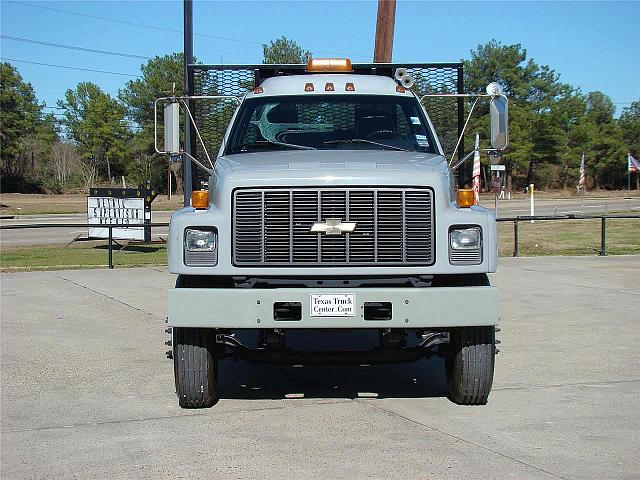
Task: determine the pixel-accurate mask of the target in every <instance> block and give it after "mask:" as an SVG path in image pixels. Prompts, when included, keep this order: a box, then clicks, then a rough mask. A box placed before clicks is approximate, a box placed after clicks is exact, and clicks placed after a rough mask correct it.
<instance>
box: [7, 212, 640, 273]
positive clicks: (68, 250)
mask: <svg viewBox="0 0 640 480" xmlns="http://www.w3.org/2000/svg"><path fill="white" fill-rule="evenodd" d="M498 240H499V252H500V256H506V257H510V256H511V255H513V223H511V222H501V223H498ZM518 244H519V249H520V255H521V256H539V255H596V254H597V252H598V251H599V250H600V220H599V219H594V220H566V221H564V220H563V221H546V222H545V221H536V222H535V223H533V224H532V223H530V222H526V221H522V222H520V223H519V241H518ZM116 247H117V246H116ZM607 253H608V254H609V255H622V254H640V219H619V220H618V219H608V220H607ZM166 255H167V249H166V245H164V244H131V245H129V246H128V247H126V248H125V249H123V250H114V253H113V263H114V265H115V267H116V268H117V267H133V266H148V265H166V263H167V256H166ZM107 261H108V250H107V245H106V242H105V241H99V242H97V241H91V242H77V243H74V244H72V245H70V246H68V247H65V246H64V245H46V246H29V247H10V248H2V249H1V250H0V270H1V271H3V272H16V271H30V270H60V269H70V268H104V267H106V266H107Z"/></svg>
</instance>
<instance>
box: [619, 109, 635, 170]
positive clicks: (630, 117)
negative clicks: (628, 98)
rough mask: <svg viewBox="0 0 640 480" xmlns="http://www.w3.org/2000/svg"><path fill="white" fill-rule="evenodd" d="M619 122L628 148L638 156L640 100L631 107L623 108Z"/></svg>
mask: <svg viewBox="0 0 640 480" xmlns="http://www.w3.org/2000/svg"><path fill="white" fill-rule="evenodd" d="M619 123H620V127H622V136H623V138H624V141H625V143H626V144H627V149H628V150H629V152H631V153H632V154H634V155H635V156H636V158H638V155H640V100H636V101H635V102H633V103H632V104H631V106H630V107H626V108H624V109H623V110H622V114H621V115H620V120H619Z"/></svg>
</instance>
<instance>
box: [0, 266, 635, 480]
mask: <svg viewBox="0 0 640 480" xmlns="http://www.w3.org/2000/svg"><path fill="white" fill-rule="evenodd" d="M500 263H501V264H500V272H499V273H498V274H496V275H494V276H493V278H492V281H493V282H494V283H495V284H497V285H499V286H500V287H501V289H502V290H501V291H502V295H503V302H502V332H501V334H500V338H501V340H502V345H501V349H502V351H501V353H500V354H499V355H498V365H497V370H496V381H495V384H494V391H493V393H492V395H491V398H490V401H489V404H488V405H487V406H485V407H459V406H455V405H453V404H451V403H449V401H448V400H446V398H443V395H444V394H445V391H446V387H445V384H444V379H443V377H442V364H441V362H440V361H438V360H431V361H427V360H425V361H422V362H418V363H415V364H409V365H391V366H384V367H382V366H379V367H358V368H280V367H265V366H248V365H246V364H243V363H233V362H226V363H223V365H222V366H221V374H222V376H223V381H222V384H221V393H222V397H223V398H222V400H221V401H220V403H219V404H218V405H217V406H216V407H214V408H213V409H210V410H199V411H184V410H180V409H179V408H178V407H177V406H176V399H175V396H174V392H173V386H172V382H173V377H172V367H171V363H170V362H169V361H168V360H166V359H165V358H164V351H165V346H164V345H163V342H164V340H165V335H164V332H163V329H164V316H165V289H166V287H168V286H169V285H170V284H171V283H172V282H173V279H172V277H171V276H170V275H168V274H167V273H166V272H165V271H163V270H162V269H158V270H154V269H127V270H125V269H122V270H114V271H65V272H40V273H16V274H3V275H2V276H1V277H0V280H1V282H2V305H1V308H2V309H1V314H2V319H1V321H2V323H1V347H2V350H1V367H2V376H1V380H2V392H1V411H0V414H1V437H0V441H1V450H0V460H1V476H2V478H7V479H9V478H109V479H111V478H117V479H131V478H194V477H196V476H197V477H199V478H367V477H368V478H404V479H407V478H438V479H439V478H451V479H461V478H500V479H502V478H516V479H524V478H566V479H569V478H580V479H582V478H585V479H586V478H593V479H596V478H597V479H601V478H607V479H610V478H640V460H639V459H640V447H639V444H638V432H640V420H639V417H638V411H639V408H638V407H639V403H640V402H639V400H640V373H639V372H640V313H639V311H640V310H639V309H638V306H639V305H638V303H639V300H640V295H639V293H638V292H639V287H638V278H639V275H638V272H639V271H640V256H636V257H606V258H598V257H582V258H578V257H573V258H561V257H556V258H549V257H546V258H520V259H501V260H500ZM469 313H470V314H473V306H472V305H470V306H469ZM359 393H368V394H371V393H377V394H378V398H370V395H366V396H362V395H361V396H359ZM289 394H304V398H297V399H292V398H287V397H290V396H291V395H289ZM367 397H369V398H367Z"/></svg>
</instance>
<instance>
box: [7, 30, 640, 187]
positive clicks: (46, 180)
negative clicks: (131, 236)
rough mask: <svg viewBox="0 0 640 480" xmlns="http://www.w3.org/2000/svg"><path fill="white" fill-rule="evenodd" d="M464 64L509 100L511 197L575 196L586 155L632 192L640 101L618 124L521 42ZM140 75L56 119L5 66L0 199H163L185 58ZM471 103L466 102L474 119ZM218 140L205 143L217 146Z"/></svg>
mask: <svg viewBox="0 0 640 480" xmlns="http://www.w3.org/2000/svg"><path fill="white" fill-rule="evenodd" d="M263 55H264V58H263V63H305V62H306V61H307V60H308V59H309V58H310V57H311V52H309V51H307V50H304V49H303V48H302V47H301V46H300V45H298V44H297V43H296V42H295V41H293V40H291V39H288V38H286V37H284V36H283V37H280V38H277V39H275V40H273V41H271V42H269V43H268V44H264V45H263ZM464 68H465V70H464V72H465V89H466V91H467V92H483V91H484V89H485V87H486V85H487V84H488V83H490V82H498V83H500V84H501V85H502V87H503V88H504V90H505V93H506V94H507V95H508V97H509V119H510V131H509V137H510V145H509V148H508V150H507V151H506V152H505V154H504V156H503V162H504V163H505V165H506V168H507V174H508V175H511V177H512V180H513V187H514V188H515V189H523V188H524V187H525V186H526V185H528V184H530V183H535V184H536V186H537V188H542V189H563V188H569V189H574V188H575V185H576V184H577V181H578V175H579V165H580V157H581V155H582V153H583V152H584V154H585V157H586V165H587V182H588V186H589V188H607V189H616V188H625V187H626V184H627V175H626V168H627V162H626V155H627V153H629V152H630V153H631V154H632V155H634V156H635V157H636V158H638V157H639V156H640V100H638V101H635V102H633V103H632V104H631V105H630V106H628V107H626V108H624V109H623V110H622V112H621V114H620V116H619V118H617V117H616V108H615V105H614V104H613V102H612V101H611V99H610V98H609V97H607V96H606V95H605V94H604V93H602V92H588V93H584V92H582V91H581V90H580V89H579V88H574V87H572V86H570V85H568V84H566V83H563V82H562V80H561V77H560V75H559V74H558V73H557V72H555V71H554V70H553V69H552V68H551V67H550V66H547V65H541V64H539V63H537V62H536V61H535V60H534V59H532V58H530V57H529V56H528V55H527V51H526V49H525V48H524V47H523V46H522V45H520V44H513V45H503V44H501V43H500V42H498V41H495V40H492V41H490V42H488V43H486V44H484V45H479V46H478V47H477V48H476V49H474V50H471V51H470V55H469V58H468V59H467V60H465V61H464ZM140 71H141V75H140V77H139V78H137V79H135V80H132V81H129V82H127V83H126V85H125V86H124V87H123V88H122V89H121V90H120V91H119V93H118V95H117V97H116V98H114V97H112V96H110V95H109V94H107V93H105V92H104V91H102V90H101V88H100V87H99V86H98V85H95V84H93V83H90V82H80V83H78V85H77V86H75V87H74V88H70V89H68V90H67V91H66V93H65V97H64V99H61V100H60V101H59V102H58V109H59V110H58V112H59V113H58V114H57V116H58V118H56V117H55V116H54V115H52V114H51V113H47V112H48V110H47V108H45V107H44V105H43V104H41V103H40V102H38V100H37V98H36V96H35V92H34V90H33V88H32V86H31V85H30V84H29V83H27V82H25V81H24V80H23V79H22V77H21V76H20V73H19V72H18V70H17V69H16V68H15V67H14V66H12V65H11V64H9V63H2V64H1V72H0V73H1V82H0V101H1V105H0V141H1V142H2V144H1V147H2V148H1V149H0V176H1V178H2V185H1V188H2V191H21V192H36V191H45V192H61V191H73V190H82V189H85V188H86V187H88V186H90V185H110V184H112V182H115V183H116V184H120V181H121V180H120V179H121V177H122V176H124V177H125V178H126V181H127V183H128V184H129V185H136V184H138V183H141V182H143V181H145V180H147V179H151V180H152V183H153V186H154V187H155V188H156V189H158V190H159V191H160V192H164V191H165V190H166V179H167V174H168V167H169V165H168V162H167V159H166V158H165V157H163V156H161V155H157V154H156V153H155V149H154V142H153V134H154V119H153V104H154V100H155V99H156V98H158V97H163V96H168V95H171V94H174V93H175V94H176V95H181V94H182V92H183V82H184V68H183V55H182V53H174V54H171V55H165V56H162V57H155V58H153V59H151V60H149V61H148V62H146V63H145V64H143V65H141V67H140ZM415 80H416V84H415V87H414V90H416V91H417V92H418V93H421V94H424V93H430V92H431V90H430V86H429V85H428V82H426V81H425V80H424V79H420V78H416V79H415ZM249 87H250V86H247V88H249ZM442 93H444V92H442ZM430 101H431V100H430V99H427V100H426V101H425V105H426V106H427V109H429V108H432V109H437V110H438V112H440V113H439V114H438V115H439V117H438V118H436V116H437V115H436V114H435V110H434V123H435V124H436V126H437V128H438V130H439V132H438V133H439V135H440V137H441V139H442V140H443V142H444V143H445V144H446V145H445V147H446V148H447V151H448V152H450V151H451V150H453V147H454V146H455V141H456V138H455V130H456V128H457V125H456V118H455V108H453V107H455V105H454V104H453V103H451V105H448V104H442V105H440V104H439V107H435V106H433V105H431V104H430V103H429V102H430ZM437 101H440V102H441V100H434V102H437ZM472 103H473V100H470V101H469V102H468V103H467V104H466V109H467V113H468V112H469V109H470V108H471V105H472ZM207 105H208V108H209V109H210V112H211V114H212V115H220V116H222V117H224V118H226V117H228V116H229V114H230V109H229V108H230V107H229V106H228V105H226V104H224V105H223V104H221V103H220V102H213V101H211V102H209V104H207ZM449 107H451V108H449ZM448 111H450V112H451V115H450V116H447V115H446V113H447V112H448ZM442 112H444V115H443V114H442ZM487 113H488V104H487V102H483V101H480V102H478V104H477V106H476V110H475V113H474V115H473V116H472V119H471V121H470V124H469V127H468V129H467V133H466V138H465V145H466V147H467V149H468V148H469V146H471V145H473V143H474V137H475V133H476V132H478V133H479V134H480V138H481V146H482V147H483V148H486V147H488V146H489V144H488V142H489V123H488V115H487ZM440 117H442V118H440ZM160 130H162V126H161V125H160ZM451 131H453V132H454V133H453V134H451ZM219 140H220V139H219V138H218V137H215V138H213V137H212V138H206V139H205V141H207V142H210V143H212V144H215V143H217V142H219ZM469 163H470V162H469ZM470 167H471V166H470V164H467V165H466V168H469V169H470ZM176 173H177V174H178V176H177V177H176V181H177V183H178V186H179V185H180V184H181V178H180V175H179V172H176Z"/></svg>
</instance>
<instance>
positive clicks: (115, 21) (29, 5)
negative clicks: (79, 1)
mask: <svg viewBox="0 0 640 480" xmlns="http://www.w3.org/2000/svg"><path fill="white" fill-rule="evenodd" d="M12 3H17V4H18V5H23V6H25V7H32V8H40V9H42V10H50V11H52V12H60V13H66V14H68V15H76V16H78V17H85V18H93V19H96V20H103V21H105V22H114V23H120V24H123V25H132V26H134V27H142V28H150V29H153V30H162V31H164V32H173V33H180V34H182V30H177V29H175V28H168V27H159V26H157V25H147V24H144V23H137V22H129V21H127V20H118V19H115V18H108V17H100V16H98V15H89V14H86V13H78V12H72V11H70V10H64V9H62V8H53V7H45V6H43V5H33V4H31V3H26V2H17V1H14V2H12ZM194 35H197V36H199V37H207V38H215V39H217V40H227V41H230V42H239V43H248V44H252V45H262V43H260V42H255V41H252V40H242V39H239V38H229V37H219V36H216V35H209V34H206V33H194Z"/></svg>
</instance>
